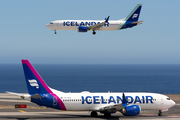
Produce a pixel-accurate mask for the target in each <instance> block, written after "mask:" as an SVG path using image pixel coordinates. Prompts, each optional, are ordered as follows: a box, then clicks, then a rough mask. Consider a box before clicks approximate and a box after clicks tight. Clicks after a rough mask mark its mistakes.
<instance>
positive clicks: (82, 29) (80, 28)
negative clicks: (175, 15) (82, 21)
mask: <svg viewBox="0 0 180 120" xmlns="http://www.w3.org/2000/svg"><path fill="white" fill-rule="evenodd" d="M78 32H87V27H84V26H79V27H78Z"/></svg>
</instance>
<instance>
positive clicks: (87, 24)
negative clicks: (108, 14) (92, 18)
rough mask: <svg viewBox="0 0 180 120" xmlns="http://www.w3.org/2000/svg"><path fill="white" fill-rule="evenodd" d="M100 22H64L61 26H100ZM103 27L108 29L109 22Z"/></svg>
mask: <svg viewBox="0 0 180 120" xmlns="http://www.w3.org/2000/svg"><path fill="white" fill-rule="evenodd" d="M100 23H101V22H76V21H64V22H63V26H93V25H97V24H100ZM103 26H108V27H109V22H107V23H105V24H104V25H103Z"/></svg>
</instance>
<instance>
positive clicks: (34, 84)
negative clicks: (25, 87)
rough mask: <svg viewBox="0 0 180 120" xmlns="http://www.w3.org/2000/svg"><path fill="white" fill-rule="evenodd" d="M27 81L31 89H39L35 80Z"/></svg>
mask: <svg viewBox="0 0 180 120" xmlns="http://www.w3.org/2000/svg"><path fill="white" fill-rule="evenodd" d="M28 81H29V83H30V85H31V86H32V87H34V86H35V87H36V88H37V89H38V88H39V85H38V83H37V80H35V79H32V80H28Z"/></svg>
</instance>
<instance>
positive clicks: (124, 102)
mask: <svg viewBox="0 0 180 120" xmlns="http://www.w3.org/2000/svg"><path fill="white" fill-rule="evenodd" d="M122 98H123V99H122V104H123V107H126V106H127V102H128V101H127V100H126V96H125V95H124V93H123V96H122Z"/></svg>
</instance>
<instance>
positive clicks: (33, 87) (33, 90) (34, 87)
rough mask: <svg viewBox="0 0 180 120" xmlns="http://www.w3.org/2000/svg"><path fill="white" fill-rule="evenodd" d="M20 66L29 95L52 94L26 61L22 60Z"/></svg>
mask: <svg viewBox="0 0 180 120" xmlns="http://www.w3.org/2000/svg"><path fill="white" fill-rule="evenodd" d="M22 65H23V69H24V75H25V78H26V83H27V88H28V92H29V94H45V93H52V91H51V90H50V88H49V87H48V86H47V84H46V83H45V82H44V80H43V79H42V77H41V76H40V75H39V74H38V72H37V71H36V70H35V68H34V67H33V66H32V65H31V63H30V62H29V61H28V60H26V59H22Z"/></svg>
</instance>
